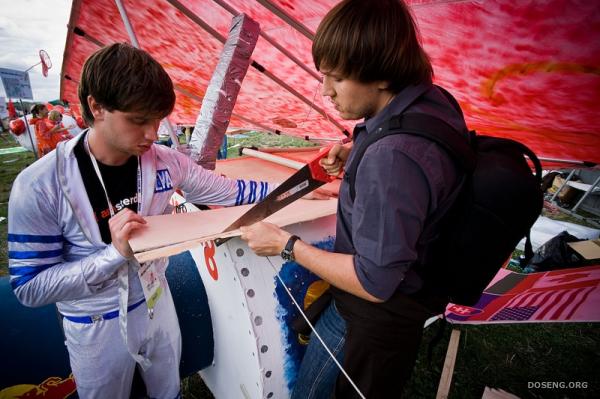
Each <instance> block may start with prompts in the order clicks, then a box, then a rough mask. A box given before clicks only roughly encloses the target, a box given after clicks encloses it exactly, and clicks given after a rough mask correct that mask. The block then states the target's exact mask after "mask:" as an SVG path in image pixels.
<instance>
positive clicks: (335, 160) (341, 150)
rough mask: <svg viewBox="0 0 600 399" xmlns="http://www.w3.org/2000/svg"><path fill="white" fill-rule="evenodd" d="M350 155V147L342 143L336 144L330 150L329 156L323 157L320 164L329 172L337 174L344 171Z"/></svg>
mask: <svg viewBox="0 0 600 399" xmlns="http://www.w3.org/2000/svg"><path fill="white" fill-rule="evenodd" d="M348 155H350V148H349V147H345V146H343V145H340V144H335V145H334V146H333V147H331V149H330V150H329V154H327V157H325V158H323V159H321V161H320V164H321V166H322V167H323V169H325V171H326V172H327V174H330V175H334V176H337V175H339V174H340V172H341V171H342V168H343V167H344V164H345V163H346V160H347V159H348Z"/></svg>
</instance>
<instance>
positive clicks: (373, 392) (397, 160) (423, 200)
mask: <svg viewBox="0 0 600 399" xmlns="http://www.w3.org/2000/svg"><path fill="white" fill-rule="evenodd" d="M312 54H313V60H314V63H315V66H316V68H317V69H318V70H319V71H320V72H321V73H322V74H323V88H322V95H323V96H325V97H329V99H330V100H331V102H332V103H333V104H334V106H335V108H336V110H337V111H338V113H339V115H340V117H341V118H342V119H346V120H357V119H362V121H360V122H359V123H358V124H357V125H356V126H355V128H354V133H353V144H350V145H348V146H341V145H335V146H333V148H332V149H331V150H330V152H329V156H328V157H327V158H325V159H324V160H323V161H322V165H323V166H324V167H325V168H326V169H327V170H328V172H329V173H330V174H338V173H339V172H340V171H341V170H342V169H343V168H344V166H345V165H353V164H354V162H358V161H360V163H359V164H358V170H357V172H356V180H355V186H354V187H355V193H356V195H355V197H354V199H352V198H351V195H350V190H349V184H348V183H347V182H346V181H345V180H344V181H343V182H342V184H341V186H340V193H339V205H338V213H337V228H336V242H335V246H334V252H333V253H330V252H325V251H323V250H320V249H318V248H315V247H313V246H311V245H310V244H309V243H305V242H303V241H302V240H301V239H300V238H299V237H297V236H294V235H291V234H290V233H288V232H286V231H284V230H282V229H280V228H279V227H277V226H274V225H272V224H269V223H264V222H260V223H257V224H254V225H252V226H248V227H243V228H242V233H243V235H242V239H245V240H247V241H248V245H249V247H250V248H251V249H252V250H253V251H254V252H255V253H257V254H258V255H263V256H270V255H276V254H279V253H281V254H282V257H283V258H284V259H292V260H294V259H295V261H296V262H298V263H299V264H300V265H302V266H304V267H305V268H307V269H308V270H310V271H312V272H314V273H315V274H317V275H319V276H320V277H321V278H323V279H324V280H326V281H327V282H329V283H330V284H331V286H332V288H331V293H332V297H333V301H332V302H331V303H330V304H329V307H328V308H327V309H326V310H325V311H324V312H323V314H322V315H321V317H320V319H319V320H318V322H317V324H316V330H317V331H318V333H319V335H320V336H321V337H322V338H323V339H324V341H325V343H326V345H327V346H328V347H329V349H330V350H331V351H332V352H333V354H334V356H336V358H337V359H338V360H339V361H340V362H341V363H342V366H343V368H344V369H345V371H346V372H347V373H348V375H349V377H350V379H351V380H352V381H353V382H354V383H355V384H356V386H357V387H358V390H359V391H360V392H361V394H362V395H364V396H365V397H367V398H399V397H400V396H401V395H402V390H403V387H404V384H405V383H406V381H407V380H408V379H409V377H410V374H411V372H412V369H413V367H414V363H415V360H416V356H417V353H418V350H419V344H420V342H421V337H422V331H423V325H424V322H425V320H427V318H429V317H431V316H432V315H435V314H438V313H440V312H442V311H443V310H444V307H445V305H446V303H447V301H448V298H447V296H445V295H444V294H442V293H440V292H439V291H438V290H436V289H435V288H434V289H432V287H430V286H429V284H428V283H427V282H426V281H425V280H424V279H423V278H422V274H421V269H420V267H419V265H420V264H424V263H425V260H426V259H427V257H428V251H429V248H431V244H432V243H433V241H434V239H435V237H436V233H437V232H438V231H439V230H438V227H439V225H438V222H439V218H436V215H439V214H443V213H444V211H445V210H446V209H448V208H449V207H450V205H451V204H452V202H453V197H452V195H451V194H452V193H454V192H455V190H456V189H457V187H459V186H460V181H461V176H462V175H461V172H460V170H459V169H458V167H457V166H456V165H455V163H454V161H453V160H452V159H451V157H450V155H449V154H448V153H446V151H445V150H444V149H443V148H442V147H441V146H439V145H437V144H436V143H434V142H433V141H430V140H427V139H425V138H423V137H419V136H413V135H408V134H391V135H388V136H386V137H384V138H382V139H380V140H379V141H377V142H375V143H374V144H372V145H370V146H369V147H368V148H367V150H366V152H365V153H364V156H363V157H362V159H360V160H358V159H354V158H353V157H354V155H355V153H354V152H353V149H354V148H357V147H359V146H360V144H361V143H362V142H364V140H366V139H367V137H369V136H370V135H373V134H378V133H380V132H381V133H382V134H383V133H384V132H383V130H384V129H390V131H391V129H400V128H393V127H387V126H388V124H387V121H389V120H390V119H391V118H392V117H393V116H396V115H402V114H408V113H423V114H427V115H430V116H433V117H436V118H438V119H441V121H443V122H445V123H447V124H448V125H450V126H452V127H453V128H454V130H456V134H459V135H461V136H462V135H464V137H465V139H466V137H467V128H466V124H465V121H464V119H463V117H462V115H461V113H460V110H458V109H456V108H455V107H454V106H453V105H452V103H451V102H450V100H449V99H448V97H446V95H445V94H444V92H442V90H441V89H440V88H438V87H436V86H434V85H433V84H432V76H433V68H432V66H431V63H430V61H429V58H428V56H427V54H426V53H425V51H424V50H423V48H422V47H421V45H420V43H419V41H418V37H417V30H416V26H415V23H414V20H413V18H412V16H411V14H410V11H409V9H408V7H407V6H406V4H405V3H404V2H403V1H401V0H372V1H364V0H345V1H342V2H341V3H339V4H338V5H336V6H335V7H334V8H333V9H332V10H331V11H329V13H327V15H326V16H325V18H324V19H323V21H322V22H321V24H320V25H319V27H318V29H317V32H316V35H315V39H314V41H313V45H312ZM399 132H401V130H399ZM332 395H334V396H335V397H336V398H344V399H346V398H356V397H360V395H359V394H358V393H357V392H356V390H355V388H354V387H353V386H352V384H351V383H350V380H349V379H347V378H346V377H345V376H342V375H341V374H339V369H338V367H337V366H336V364H335V363H334V362H333V361H332V359H330V356H329V354H328V353H327V352H326V351H325V349H324V348H323V346H322V344H321V342H320V341H319V340H317V339H315V338H311V340H310V343H309V345H308V348H307V350H306V354H305V356H304V359H303V361H302V364H301V366H300V370H299V373H298V378H297V381H296V384H295V386H294V389H293V393H292V398H293V399H308V398H330V397H332Z"/></svg>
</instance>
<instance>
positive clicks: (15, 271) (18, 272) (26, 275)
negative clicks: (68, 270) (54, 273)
mask: <svg viewBox="0 0 600 399" xmlns="http://www.w3.org/2000/svg"><path fill="white" fill-rule="evenodd" d="M54 265H58V263H50V264H48V265H39V266H16V267H15V266H12V267H9V268H8V271H9V273H10V275H11V276H18V277H16V278H12V279H11V280H10V285H11V287H12V288H13V290H14V289H15V288H17V287H20V286H22V285H23V284H25V283H26V282H28V281H29V280H31V279H32V278H34V277H35V276H37V275H38V274H39V273H41V272H43V271H44V270H46V269H48V268H50V267H52V266H54Z"/></svg>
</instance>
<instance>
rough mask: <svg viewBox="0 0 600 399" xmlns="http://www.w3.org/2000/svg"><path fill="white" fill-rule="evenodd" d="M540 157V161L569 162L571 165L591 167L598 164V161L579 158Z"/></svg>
mask: <svg viewBox="0 0 600 399" xmlns="http://www.w3.org/2000/svg"><path fill="white" fill-rule="evenodd" d="M538 159H539V160H540V161H545V162H555V163H567V164H571V165H582V166H587V167H590V168H591V167H594V166H596V162H591V161H579V160H576V159H561V158H546V157H538Z"/></svg>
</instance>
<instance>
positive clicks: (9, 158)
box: [0, 132, 600, 399]
mask: <svg viewBox="0 0 600 399" xmlns="http://www.w3.org/2000/svg"><path fill="white" fill-rule="evenodd" d="M247 136H248V137H247V138H243V139H234V140H230V142H229V144H230V145H237V144H239V145H240V146H252V145H255V146H274V145H280V146H297V145H310V143H308V142H306V141H303V140H299V139H293V138H288V137H285V136H276V135H264V134H258V133H254V132H252V133H248V134H247ZM15 145H16V143H15V142H14V141H12V139H9V138H6V135H5V134H3V135H2V136H1V137H0V148H8V147H13V146H15ZM230 154H231V156H236V155H237V146H236V147H235V148H232V149H230ZM33 161H34V157H33V154H32V153H29V152H27V153H19V154H8V155H0V166H1V168H0V181H1V186H0V217H4V218H6V217H7V205H8V196H9V193H10V188H11V185H12V182H13V180H14V178H15V177H16V175H17V174H18V172H19V171H20V170H22V169H23V168H25V167H26V166H27V165H29V164H31V163H32V162H33ZM6 233H7V221H6V220H4V221H2V222H0V240H2V244H1V245H0V275H6V274H7V262H8V261H7V254H6ZM438 324H439V322H436V323H435V324H434V325H432V326H430V327H429V328H427V329H426V330H425V333H424V340H423V344H422V347H421V351H420V354H419V359H418V361H417V366H416V368H415V371H414V373H413V378H412V379H411V381H410V383H409V384H408V386H407V389H406V392H405V397H406V398H434V397H435V394H436V391H437V386H438V383H439V379H440V375H441V370H442V367H443V362H444V357H445V354H446V348H447V345H448V340H449V336H450V327H446V329H445V331H444V334H443V338H442V339H441V340H440V341H439V343H438V344H437V345H436V346H435V347H434V348H433V351H432V357H431V360H429V359H428V358H427V349H428V346H429V343H430V342H431V340H432V338H433V337H434V336H435V335H436V333H437V331H438ZM459 328H460V330H461V332H462V336H461V341H460V344H459V352H458V357H457V361H456V366H455V371H454V376H453V380H452V387H451V390H450V396H449V397H450V398H451V399H470V398H481V395H482V393H483V390H484V387H485V386H489V387H494V388H499V389H503V390H505V391H508V392H510V393H512V394H514V395H517V396H519V397H520V398H535V399H538V398H557V399H558V398H560V399H563V398H600V329H599V324H597V323H595V324H594V323H560V324H520V325H487V326H462V327H459ZM536 382H537V383H541V382H564V383H567V384H568V383H569V382H572V383H575V382H579V383H584V384H585V386H587V388H579V389H535V388H529V385H530V384H532V383H536ZM182 386H183V397H184V398H194V399H208V398H212V395H211V394H210V392H209V391H208V389H207V388H206V387H205V386H204V384H203V383H202V380H201V379H200V377H198V376H193V377H190V378H186V379H184V380H183V381H182Z"/></svg>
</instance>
